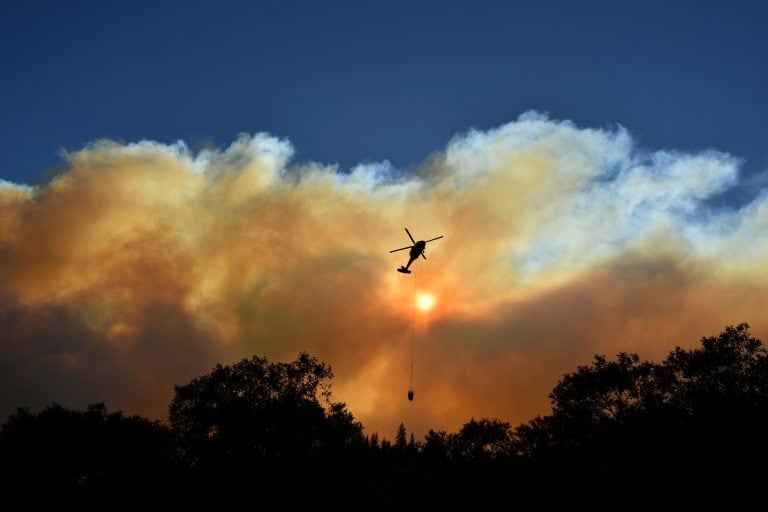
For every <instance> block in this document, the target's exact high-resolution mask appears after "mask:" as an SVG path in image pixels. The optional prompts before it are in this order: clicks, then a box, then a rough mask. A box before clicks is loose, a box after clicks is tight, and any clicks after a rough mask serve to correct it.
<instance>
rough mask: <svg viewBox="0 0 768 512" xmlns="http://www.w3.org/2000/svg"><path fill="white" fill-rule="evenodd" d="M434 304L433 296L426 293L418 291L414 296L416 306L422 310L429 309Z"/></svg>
mask: <svg viewBox="0 0 768 512" xmlns="http://www.w3.org/2000/svg"><path fill="white" fill-rule="evenodd" d="M434 305H435V297H434V296H432V295H430V294H428V293H420V294H419V295H417V296H416V307H418V308H419V309H420V310H422V311H429V310H430V309H432V308H433V307H434Z"/></svg>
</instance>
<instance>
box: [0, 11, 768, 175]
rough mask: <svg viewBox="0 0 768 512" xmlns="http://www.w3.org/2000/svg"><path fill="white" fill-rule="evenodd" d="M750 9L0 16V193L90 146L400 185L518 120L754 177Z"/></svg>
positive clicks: (759, 64)
mask: <svg viewBox="0 0 768 512" xmlns="http://www.w3.org/2000/svg"><path fill="white" fill-rule="evenodd" d="M767 27H768V2H759V1H753V2H747V1H738V0H731V1H727V2H726V1H722V2H707V1H690V2H689V1H680V2H675V1H664V2H656V1H648V0H646V1H636V2H622V1H616V0H613V1H589V0H588V1H546V0H536V1H505V2H482V1H472V2H469V1H467V2H451V1H431V2H417V1H403V2H400V1H386V2H363V1H359V0H358V1H319V0H318V1H304V2H300V1H285V0H284V1H274V2H273V1H256V0H250V1H237V2H227V1H205V2H203V1H183V2H181V1H180V2H161V1H143V0H130V1H103V0H102V1H93V2H90V1H67V2H65V1H49V2H38V1H30V0H19V1H16V0H4V1H3V2H0V155H2V158H1V159H0V178H3V179H6V180H10V181H15V182H24V183H33V184H34V183H39V182H41V181H42V180H45V179H47V178H50V176H51V175H52V173H53V172H54V170H55V168H56V167H57V166H60V165H61V163H62V161H61V159H60V157H59V154H58V152H59V149H61V148H64V149H69V150H72V149H78V148H80V147H82V145H83V144H84V143H86V142H88V141H91V140H94V139H97V138H102V137H109V138H113V139H117V140H122V141H136V140H139V139H144V138H148V139H155V140H159V141H163V142H172V141H175V140H177V139H183V140H185V141H186V142H187V143H188V144H189V145H190V146H191V147H192V148H200V147H203V146H210V145H216V146H223V145H227V144H229V143H230V142H231V141H232V140H233V139H234V138H235V137H236V136H237V134H239V133H241V132H249V133H255V132H260V131H266V132H270V133H272V134H275V135H278V136H281V137H287V138H289V139H290V140H291V141H292V143H293V144H294V145H295V147H296V148H297V151H298V153H297V155H296V160H297V161H304V160H316V161H320V162H323V163H334V162H337V163H339V165H340V166H341V168H342V169H343V170H344V169H348V168H349V167H350V166H352V165H354V164H355V163H358V162H361V161H363V162H364V161H372V160H377V161H378V160H383V159H388V160H389V161H390V162H391V163H392V164H393V165H394V166H396V167H398V168H402V169H407V168H408V167H409V166H412V165H414V164H417V163H418V162H420V161H422V160H423V159H424V158H426V157H427V156H428V155H429V154H430V153H431V152H433V151H437V150H440V149H441V148H443V147H444V146H445V144H446V143H447V142H448V140H449V139H450V138H451V136H453V135H454V134H456V133H460V132H465V131H467V130H468V129H469V128H472V127H475V128H480V129H485V128H489V127H492V126H496V125H499V124H502V123H505V122H507V121H510V120H513V119H515V118H516V117H517V116H518V115H519V114H520V113H522V112H524V111H526V110H529V109H537V110H540V111H545V112H549V113H550V115H551V116H552V117H554V118H560V119H562V118H567V119H571V120H573V121H575V122H576V123H577V124H579V125H582V126H593V127H600V126H610V125H615V124H622V125H624V126H626V127H627V128H628V129H629V130H630V131H631V132H632V133H633V134H634V135H635V136H636V137H638V138H639V140H640V142H641V144H642V145H644V146H648V147H651V148H673V149H681V150H697V149H702V148H709V147H714V148H717V149H720V150H723V151H727V152H730V153H732V154H734V155H737V156H740V157H742V158H744V159H745V167H744V168H745V171H746V172H747V173H748V174H754V173H757V172H761V171H764V170H765V169H766V168H768V144H767V142H768V35H766V31H767Z"/></svg>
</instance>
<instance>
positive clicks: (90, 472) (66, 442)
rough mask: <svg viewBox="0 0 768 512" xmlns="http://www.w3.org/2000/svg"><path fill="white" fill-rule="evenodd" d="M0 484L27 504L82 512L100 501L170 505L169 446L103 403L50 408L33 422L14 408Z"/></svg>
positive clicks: (143, 423)
mask: <svg viewBox="0 0 768 512" xmlns="http://www.w3.org/2000/svg"><path fill="white" fill-rule="evenodd" d="M0 466H1V468H2V471H1V474H2V480H3V482H4V484H6V485H9V488H13V489H14V492H15V493H17V494H18V495H26V498H27V499H28V500H29V503H28V504H31V505H37V506H41V507H49V506H57V507H59V506H62V505H64V506H86V505H88V504H93V503H98V502H99V501H100V500H102V499H103V498H104V497H114V496H124V501H123V503H124V504H126V503H135V502H137V501H143V500H146V499H149V498H151V499H153V500H155V501H157V500H158V499H161V500H162V499H163V496H165V498H166V499H167V498H169V496H170V495H171V494H172V493H173V492H174V488H173V487H174V485H175V484H174V479H173V477H172V474H173V472H174V471H175V466H174V462H173V445H172V442H171V435H170V432H169V430H168V429H167V428H166V427H164V426H163V425H162V424H160V423H159V422H153V421H149V420H146V419H144V418H141V417H139V416H131V417H126V416H124V415H123V413H122V412H120V411H118V412H112V413H108V412H107V409H106V407H105V406H104V404H103V403H99V404H93V405H89V406H88V407H87V408H86V410H85V411H73V410H70V409H67V408H65V407H62V406H60V405H57V404H51V405H49V406H47V407H45V409H43V410H42V411H41V412H39V413H37V414H33V413H31V412H30V411H29V410H28V409H25V408H19V409H17V411H16V413H15V414H12V415H11V416H10V417H9V418H8V420H7V422H6V423H5V424H4V425H3V427H2V432H0Z"/></svg>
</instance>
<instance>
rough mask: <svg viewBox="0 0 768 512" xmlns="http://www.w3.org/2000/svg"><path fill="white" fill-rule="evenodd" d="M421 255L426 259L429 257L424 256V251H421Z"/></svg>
mask: <svg viewBox="0 0 768 512" xmlns="http://www.w3.org/2000/svg"><path fill="white" fill-rule="evenodd" d="M421 257H422V258H424V259H427V257H426V256H424V251H421Z"/></svg>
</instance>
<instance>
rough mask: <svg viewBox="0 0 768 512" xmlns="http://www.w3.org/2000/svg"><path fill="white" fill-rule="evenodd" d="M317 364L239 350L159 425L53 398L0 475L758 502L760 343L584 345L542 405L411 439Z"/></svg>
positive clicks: (259, 491) (319, 503)
mask: <svg viewBox="0 0 768 512" xmlns="http://www.w3.org/2000/svg"><path fill="white" fill-rule="evenodd" d="M332 377H333V374H332V372H331V369H330V367H328V366H327V365H325V364H324V363H322V362H320V361H318V360H317V359H315V358H312V357H310V356H308V355H307V354H300V355H299V357H298V358H297V360H296V361H294V362H291V363H270V362H268V361H267V360H266V359H263V358H258V357H254V358H252V359H249V360H243V361H241V362H239V363H237V364H234V365H231V366H217V367H216V368H214V369H213V371H212V372H211V373H209V374H207V375H204V376H201V377H199V378H197V379H195V380H193V381H192V382H191V383H189V384H188V385H186V386H179V387H176V390H175V391H176V393H175V397H174V399H173V402H172V404H171V407H170V428H169V427H166V426H164V425H162V424H160V423H157V422H151V421H148V420H145V419H143V418H139V417H136V416H134V417H125V416H123V414H122V413H120V412H116V413H107V411H106V408H105V407H104V405H103V404H96V405H92V406H89V407H88V408H87V409H86V410H85V411H82V412H80V411H71V410H69V409H65V408H63V407H60V406H57V405H51V406H49V407H47V408H46V409H44V410H43V411H42V412H40V413H38V414H33V413H30V412H29V411H28V410H26V409H19V410H18V411H17V412H16V413H15V414H14V415H12V416H11V417H9V418H8V421H7V422H6V423H5V425H3V427H2V432H1V433H0V464H2V472H3V473H2V477H3V483H4V484H5V485H7V486H8V488H9V489H13V492H15V493H17V494H19V495H20V496H23V497H24V499H25V500H26V502H27V503H28V504H30V505H32V506H33V507H35V506H37V507H43V508H44V507H49V508H50V507H52V506H56V507H57V508H61V507H67V506H70V507H71V506H74V507H76V508H91V507H93V508H98V507H100V506H105V505H104V504H105V503H111V504H112V505H113V506H109V505H106V506H107V507H108V508H120V506H124V505H128V506H136V505H137V504H138V503H143V502H147V503H150V502H151V503H152V504H156V503H158V499H159V503H160V504H165V505H167V506H169V507H171V508H174V509H176V508H213V509H219V508H225V507H227V506H229V505H235V504H241V503H248V504H249V506H250V508H258V509H266V510H278V509H279V510H283V509H294V508H297V507H313V508H321V509H335V510H384V509H391V508H392V507H399V508H403V509H417V508H418V509H435V508H446V509H455V508H457V507H467V508H472V509H477V508H484V507H491V506H493V507H494V508H495V507H497V506H498V504H502V505H505V504H506V506H513V507H514V508H516V509H522V510H527V509H536V510H540V509H546V508H554V507H561V506H589V507H590V508H591V509H607V508H612V509H621V510H633V509H641V508H643V509H644V508H648V507H651V506H653V507H658V506H661V507H665V508H671V507H676V508H680V507H683V508H690V507H693V506H707V507H711V506H712V505H714V504H717V503H718V502H719V503H721V504H724V505H727V506H728V507H729V508H741V507H744V506H745V504H746V503H749V502H750V501H753V500H762V495H761V493H760V490H761V489H762V486H763V482H764V481H765V476H766V474H765V470H764V469H762V468H763V467H764V465H763V464H764V461H765V460H766V456H768V443H767V442H766V439H765V432H766V431H768V430H767V429H768V354H767V353H766V350H765V348H764V347H763V345H762V343H761V342H760V341H759V340H757V339H755V338H754V337H752V336H751V335H750V333H749V326H748V325H746V324H740V325H738V326H736V327H727V328H726V329H725V331H724V332H722V333H721V334H720V335H719V336H717V337H711V338H703V339H702V340H701V346H700V347H699V348H696V349H692V350H684V349H681V348H677V349H675V350H673V351H672V352H671V353H670V354H669V356H668V357H667V358H666V359H665V360H664V361H662V362H661V363H652V362H648V361H642V360H641V359H640V357H639V356H638V355H637V354H626V353H620V354H618V355H617V356H616V358H615V359H608V358H606V357H605V356H602V355H596V356H595V357H594V359H593V361H592V362H591V363H590V364H589V365H585V366H579V367H578V368H577V369H576V371H574V372H572V373H568V374H566V375H564V376H563V378H562V379H561V380H560V381H559V382H558V383H557V385H556V386H555V387H554V389H553V390H552V392H551V393H550V399H551V401H552V413H551V414H549V415H547V416H540V417H536V418H534V419H533V420H531V421H530V422H528V423H526V424H523V425H520V426H518V427H517V428H515V429H512V428H511V427H510V425H509V424H508V423H506V422H503V421H501V420H498V419H489V418H481V419H474V418H472V419H470V420H469V421H468V422H467V423H466V424H464V425H463V426H462V427H461V428H460V429H459V430H458V431H457V432H455V433H448V432H445V431H434V430H430V431H429V432H428V433H427V435H426V436H425V437H424V440H423V441H421V442H418V441H417V440H416V439H415V438H414V436H413V434H412V433H411V434H410V435H409V432H408V430H407V428H406V426H405V425H404V424H400V426H399V427H398V429H397V431H396V432H394V433H393V434H394V442H390V441H389V440H387V439H386V438H380V437H379V434H378V433H372V434H371V435H370V436H369V437H364V436H363V434H362V426H361V425H360V424H359V423H358V422H356V421H354V418H353V417H352V415H351V414H350V413H349V411H347V409H346V406H345V405H344V404H342V403H335V402H332V401H331V399H330V397H331V395H330V380H331V378H332Z"/></svg>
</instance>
